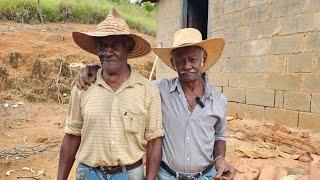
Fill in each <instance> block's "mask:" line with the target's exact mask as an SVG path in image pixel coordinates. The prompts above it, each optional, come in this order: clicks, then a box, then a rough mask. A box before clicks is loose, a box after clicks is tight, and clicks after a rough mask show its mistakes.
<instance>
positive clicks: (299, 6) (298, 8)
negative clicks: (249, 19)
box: [270, 0, 304, 17]
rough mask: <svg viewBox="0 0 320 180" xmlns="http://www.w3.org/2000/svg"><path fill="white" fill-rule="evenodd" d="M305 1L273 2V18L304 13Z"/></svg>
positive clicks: (279, 0)
mask: <svg viewBox="0 0 320 180" xmlns="http://www.w3.org/2000/svg"><path fill="white" fill-rule="evenodd" d="M303 7H304V1H301V0H277V1H272V4H271V7H270V12H271V16H272V17H280V16H287V15H292V14H298V13H300V12H302V11H303Z"/></svg>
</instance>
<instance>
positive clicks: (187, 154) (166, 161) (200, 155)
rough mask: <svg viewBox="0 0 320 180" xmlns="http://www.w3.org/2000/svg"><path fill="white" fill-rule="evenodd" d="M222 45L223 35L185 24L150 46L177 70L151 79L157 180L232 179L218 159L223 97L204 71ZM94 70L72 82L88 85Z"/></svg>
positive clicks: (222, 144) (221, 145)
mask: <svg viewBox="0 0 320 180" xmlns="http://www.w3.org/2000/svg"><path fill="white" fill-rule="evenodd" d="M223 47H224V41H223V39H210V40H204V41H202V36H201V33H200V32H199V31H198V30H196V29H193V28H186V29H181V30H179V31H177V32H176V33H175V35H174V42H173V45H172V47H167V48H154V49H153V51H154V52H155V53H156V54H157V55H158V56H159V58H160V59H161V60H162V61H163V62H164V63H165V64H167V65H168V66H169V67H171V68H172V69H174V70H175V71H177V73H178V77H176V78H173V79H167V78H164V79H160V80H157V81H155V84H156V85H157V86H158V88H159V90H160V95H161V101H162V102H161V103H162V116H163V126H164V130H165V136H164V137H163V146H162V163H161V167H160V171H159V174H158V179H160V180H171V179H212V178H213V177H214V179H233V177H234V168H233V167H232V166H231V165H230V164H228V163H227V162H226V161H225V159H224V157H225V151H226V142H225V137H226V127H227V121H226V111H227V100H226V98H225V97H224V96H223V94H221V93H220V92H219V91H217V90H216V89H214V88H213V87H212V86H210V85H209V84H208V80H207V77H206V75H205V72H206V71H207V70H208V69H209V68H210V67H212V66H213V65H214V64H215V63H216V62H217V60H218V59H219V57H220V55H221V52H222V49H223ZM97 68H98V67H97V66H87V67H86V68H84V69H82V70H81V71H80V75H78V78H76V80H75V84H76V85H77V86H78V87H79V88H86V86H87V85H90V84H91V82H90V80H89V74H93V76H94V77H95V74H96V73H95V71H96V69H97ZM91 79H94V78H91Z"/></svg>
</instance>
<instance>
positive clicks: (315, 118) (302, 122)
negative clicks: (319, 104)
mask: <svg viewBox="0 0 320 180" xmlns="http://www.w3.org/2000/svg"><path fill="white" fill-rule="evenodd" d="M299 127H301V128H307V129H314V130H320V114H314V113H305V112H300V114H299Z"/></svg>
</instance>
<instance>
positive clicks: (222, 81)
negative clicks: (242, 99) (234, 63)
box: [208, 73, 228, 86]
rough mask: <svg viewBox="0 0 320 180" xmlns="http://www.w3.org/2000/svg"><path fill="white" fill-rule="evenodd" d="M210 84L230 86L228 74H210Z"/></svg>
mask: <svg viewBox="0 0 320 180" xmlns="http://www.w3.org/2000/svg"><path fill="white" fill-rule="evenodd" d="M208 76H209V83H210V84H211V85H213V86H228V74H225V73H208Z"/></svg>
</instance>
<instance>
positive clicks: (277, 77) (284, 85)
mask: <svg viewBox="0 0 320 180" xmlns="http://www.w3.org/2000/svg"><path fill="white" fill-rule="evenodd" d="M266 87H267V89H272V90H284V91H299V89H300V87H301V75H299V74H280V73H273V74H270V75H269V76H268V77H267V83H266Z"/></svg>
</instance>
